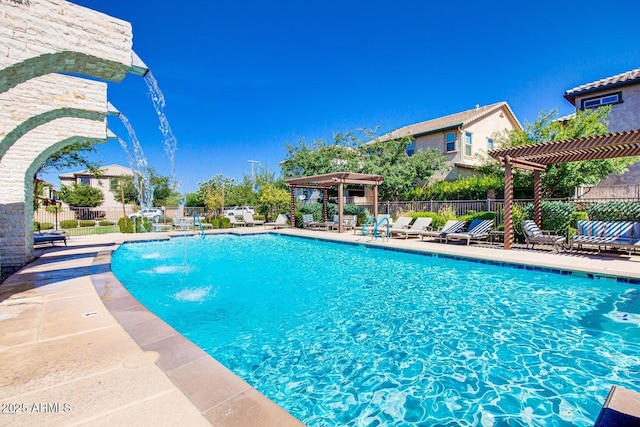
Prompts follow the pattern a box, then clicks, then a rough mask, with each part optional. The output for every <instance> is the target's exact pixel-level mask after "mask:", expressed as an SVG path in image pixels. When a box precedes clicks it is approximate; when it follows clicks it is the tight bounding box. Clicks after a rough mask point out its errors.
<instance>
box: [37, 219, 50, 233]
mask: <svg viewBox="0 0 640 427" xmlns="http://www.w3.org/2000/svg"><path fill="white" fill-rule="evenodd" d="M42 230H53V223H51V222H38V221H34V222H33V231H42Z"/></svg>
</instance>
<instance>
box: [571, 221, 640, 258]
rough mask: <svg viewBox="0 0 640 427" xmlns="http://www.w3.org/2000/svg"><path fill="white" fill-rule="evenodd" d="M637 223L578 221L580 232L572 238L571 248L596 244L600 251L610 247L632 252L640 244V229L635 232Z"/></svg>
mask: <svg viewBox="0 0 640 427" xmlns="http://www.w3.org/2000/svg"><path fill="white" fill-rule="evenodd" d="M637 224H638V223H633V222H631V221H578V223H577V229H578V230H577V231H578V234H577V235H575V236H573V237H572V238H571V241H570V244H571V246H570V249H571V250H573V249H574V248H579V249H581V248H582V247H583V246H595V247H597V249H598V251H600V250H601V249H602V248H604V249H606V248H607V247H609V248H611V249H624V250H628V251H629V253H631V251H632V250H633V249H634V248H635V249H637V248H638V247H639V246H640V245H638V236H637V234H638V233H639V231H635V233H634V227H637ZM632 237H633V238H632Z"/></svg>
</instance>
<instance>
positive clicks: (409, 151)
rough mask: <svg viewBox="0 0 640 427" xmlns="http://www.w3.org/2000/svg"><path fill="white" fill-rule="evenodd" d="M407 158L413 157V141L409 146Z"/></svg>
mask: <svg viewBox="0 0 640 427" xmlns="http://www.w3.org/2000/svg"><path fill="white" fill-rule="evenodd" d="M407 156H409V157H411V156H413V141H411V142H410V143H409V145H407Z"/></svg>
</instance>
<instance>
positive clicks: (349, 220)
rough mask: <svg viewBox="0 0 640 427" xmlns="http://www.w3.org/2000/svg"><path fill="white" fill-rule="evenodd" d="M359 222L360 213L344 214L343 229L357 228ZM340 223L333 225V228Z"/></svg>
mask: <svg viewBox="0 0 640 427" xmlns="http://www.w3.org/2000/svg"><path fill="white" fill-rule="evenodd" d="M357 224H358V215H342V230H344V231H346V230H355V229H356V225H357ZM337 228H338V224H336V225H334V226H333V229H337Z"/></svg>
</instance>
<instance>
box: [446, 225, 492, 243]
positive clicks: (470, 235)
mask: <svg viewBox="0 0 640 427" xmlns="http://www.w3.org/2000/svg"><path fill="white" fill-rule="evenodd" d="M491 227H493V220H492V219H485V220H479V219H474V220H473V221H471V224H469V229H468V230H467V231H461V232H457V233H447V234H445V243H449V240H450V239H451V240H466V241H467V246H469V243H471V241H472V240H481V239H486V238H487V237H489V230H491Z"/></svg>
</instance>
